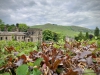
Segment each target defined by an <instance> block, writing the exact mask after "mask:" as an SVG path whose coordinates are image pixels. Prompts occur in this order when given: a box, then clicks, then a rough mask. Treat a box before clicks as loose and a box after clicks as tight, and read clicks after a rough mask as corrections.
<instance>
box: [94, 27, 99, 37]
mask: <svg viewBox="0 0 100 75" xmlns="http://www.w3.org/2000/svg"><path fill="white" fill-rule="evenodd" d="M94 35H95V36H97V37H98V36H99V28H98V27H96V28H95V30H94Z"/></svg>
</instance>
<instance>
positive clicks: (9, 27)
mask: <svg viewBox="0 0 100 75" xmlns="http://www.w3.org/2000/svg"><path fill="white" fill-rule="evenodd" d="M5 28H7V30H8V31H15V28H16V25H14V24H11V25H10V24H5V23H4V22H3V21H2V20H1V19H0V29H1V31H4V30H5ZM28 28H29V27H28V26H27V25H26V24H23V23H20V24H19V29H20V31H22V32H24V31H27V29H28Z"/></svg>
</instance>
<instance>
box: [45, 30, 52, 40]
mask: <svg viewBox="0 0 100 75" xmlns="http://www.w3.org/2000/svg"><path fill="white" fill-rule="evenodd" d="M52 39H53V33H52V31H50V30H44V31H43V40H44V41H49V40H52Z"/></svg>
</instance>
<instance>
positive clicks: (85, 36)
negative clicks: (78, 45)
mask: <svg viewBox="0 0 100 75" xmlns="http://www.w3.org/2000/svg"><path fill="white" fill-rule="evenodd" d="M99 33H100V30H99V28H98V27H96V28H95V30H94V34H89V33H88V32H86V33H85V34H83V33H82V32H80V33H79V34H78V36H75V40H77V41H79V40H88V39H90V40H92V38H94V39H100V34H99Z"/></svg>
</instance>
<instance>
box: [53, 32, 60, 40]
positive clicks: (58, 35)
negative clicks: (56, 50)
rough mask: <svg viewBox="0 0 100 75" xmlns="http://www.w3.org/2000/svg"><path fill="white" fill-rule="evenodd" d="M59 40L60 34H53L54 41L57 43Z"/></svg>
mask: <svg viewBox="0 0 100 75" xmlns="http://www.w3.org/2000/svg"><path fill="white" fill-rule="evenodd" d="M59 39H60V34H58V33H55V32H53V40H54V41H55V42H58V40H59Z"/></svg>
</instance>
